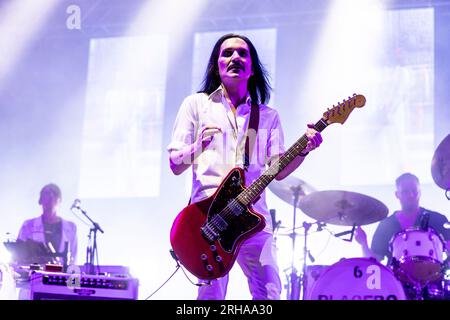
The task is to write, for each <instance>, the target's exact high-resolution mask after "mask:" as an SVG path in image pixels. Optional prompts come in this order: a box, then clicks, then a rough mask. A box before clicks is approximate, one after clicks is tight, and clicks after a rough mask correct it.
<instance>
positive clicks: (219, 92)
mask: <svg viewBox="0 0 450 320" xmlns="http://www.w3.org/2000/svg"><path fill="white" fill-rule="evenodd" d="M208 97H209V99H211V100H212V101H215V102H219V101H221V99H222V98H225V95H224V93H223V87H222V85H220V86H219V87H218V88H217V89H216V90H214V91H213V92H212V93H211V94H210V95H209V96H208ZM245 103H246V104H247V105H248V106H249V107H250V106H251V105H252V99H251V97H250V94H249V93H248V92H247V97H246V98H245Z"/></svg>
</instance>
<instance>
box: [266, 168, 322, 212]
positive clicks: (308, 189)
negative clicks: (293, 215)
mask: <svg viewBox="0 0 450 320" xmlns="http://www.w3.org/2000/svg"><path fill="white" fill-rule="evenodd" d="M268 187H269V189H270V191H272V192H273V193H274V194H275V195H277V196H278V197H279V198H280V199H281V200H284V201H286V202H287V203H289V204H291V205H293V204H294V194H295V192H298V200H297V203H296V207H297V208H299V202H300V199H301V198H302V197H304V196H305V195H307V194H310V193H312V192H315V191H316V189H315V188H313V187H312V186H311V185H310V184H309V183H307V182H305V181H303V180H302V179H299V178H297V177H294V176H293V175H290V176H287V177H286V178H284V179H283V180H273V181H272V182H271V183H270V184H269V186H268Z"/></svg>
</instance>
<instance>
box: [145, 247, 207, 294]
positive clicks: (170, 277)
mask: <svg viewBox="0 0 450 320" xmlns="http://www.w3.org/2000/svg"><path fill="white" fill-rule="evenodd" d="M169 252H170V255H171V256H172V258H173V259H174V260H175V262H176V263H177V265H176V267H175V271H174V272H173V273H172V274H171V275H170V276H169V278H167V280H166V281H164V283H163V284H162V285H160V286H159V288H158V289H156V290H155V291H153V292H152V293H151V294H150V295H149V296H148V297H147V298H145V299H144V300H148V299H150V298H151V297H152V296H153V295H154V294H155V293H157V292H158V291H159V290H160V289H161V288H162V287H163V286H164V285H165V284H166V283H167V282H169V280H170V279H172V277H173V276H174V275H175V273H177V271H178V270H179V269H181V271H183V273H184V275H185V277H186V278H187V279H188V280H189V282H190V283H192V284H193V285H194V286H197V287H203V286H209V285H211V281H210V280H208V281H207V282H200V283H194V282H193V281H192V280H191V279H190V278H189V276H188V275H187V274H186V271H184V268H183V267H182V266H181V264H180V262H179V260H178V257H177V255H176V254H175V252H174V251H173V249H170V250H169Z"/></svg>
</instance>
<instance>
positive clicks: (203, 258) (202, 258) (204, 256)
mask: <svg viewBox="0 0 450 320" xmlns="http://www.w3.org/2000/svg"><path fill="white" fill-rule="evenodd" d="M200 259H201V260H203V261H205V260H207V259H208V256H207V255H206V254H204V253H203V254H201V255H200Z"/></svg>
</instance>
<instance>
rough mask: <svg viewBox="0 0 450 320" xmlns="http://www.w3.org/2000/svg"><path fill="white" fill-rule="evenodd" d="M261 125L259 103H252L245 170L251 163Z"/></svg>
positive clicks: (246, 140) (246, 139)
mask: <svg viewBox="0 0 450 320" xmlns="http://www.w3.org/2000/svg"><path fill="white" fill-rule="evenodd" d="M258 126H259V105H257V104H252V107H251V109H250V120H249V123H248V129H247V137H246V138H245V153H244V170H245V171H247V170H248V167H249V165H250V160H251V156H252V153H253V148H254V146H255V143H256V139H257V134H258Z"/></svg>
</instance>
